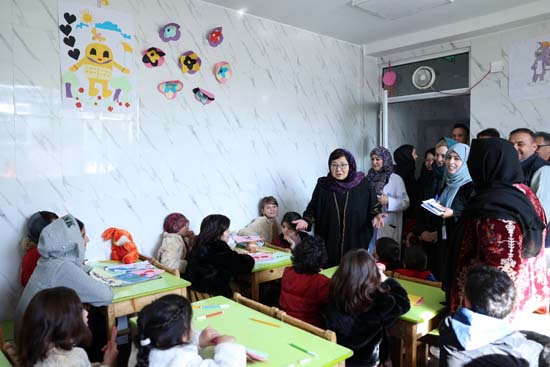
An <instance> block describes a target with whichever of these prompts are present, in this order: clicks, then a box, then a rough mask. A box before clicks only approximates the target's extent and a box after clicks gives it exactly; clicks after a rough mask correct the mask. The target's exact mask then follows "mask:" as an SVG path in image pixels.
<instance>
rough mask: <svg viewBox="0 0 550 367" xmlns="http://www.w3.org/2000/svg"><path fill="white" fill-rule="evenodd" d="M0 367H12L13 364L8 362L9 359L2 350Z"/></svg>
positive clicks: (0, 352)
mask: <svg viewBox="0 0 550 367" xmlns="http://www.w3.org/2000/svg"><path fill="white" fill-rule="evenodd" d="M0 367H11V363H10V361H9V360H8V357H6V355H5V354H4V352H3V351H1V350H0Z"/></svg>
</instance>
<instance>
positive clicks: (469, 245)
mask: <svg viewBox="0 0 550 367" xmlns="http://www.w3.org/2000/svg"><path fill="white" fill-rule="evenodd" d="M468 166H469V167H470V172H471V174H472V179H473V182H474V184H475V187H476V194H475V196H474V197H473V198H472V200H470V201H469V203H468V205H467V206H466V208H465V209H464V221H463V223H460V224H459V226H458V227H457V230H456V233H455V236H454V237H453V241H452V245H453V247H452V248H451V250H452V251H453V252H451V253H450V256H449V259H450V260H453V261H452V263H451V264H449V268H450V272H451V275H452V278H451V279H452V281H451V283H450V285H451V297H450V306H451V311H454V310H455V309H456V308H457V307H458V306H460V305H462V301H463V298H464V284H465V279H466V274H467V273H468V270H469V269H470V268H471V267H472V266H474V265H478V264H483V265H488V266H494V267H497V268H499V269H500V270H502V271H504V272H506V273H507V274H508V275H509V276H510V278H512V280H513V281H514V284H515V286H516V289H517V300H516V305H515V306H514V311H512V312H513V313H516V312H525V313H530V312H532V311H534V310H536V309H537V308H538V307H540V306H544V307H545V308H546V309H547V307H548V302H549V299H548V298H549V295H548V281H549V279H548V274H547V272H546V263H545V259H544V244H543V240H544V235H545V232H546V229H545V215H544V210H543V209H542V206H541V204H540V202H539V200H538V199H537V197H536V195H535V194H534V193H533V191H532V190H531V189H530V188H529V187H527V186H525V185H524V184H523V183H522V182H523V180H524V178H523V171H522V169H521V165H520V162H519V159H518V155H517V153H516V151H515V150H514V147H513V146H512V144H511V143H509V142H508V141H506V140H504V139H500V138H492V139H477V140H474V141H473V143H472V154H471V155H470V158H469V159H468Z"/></svg>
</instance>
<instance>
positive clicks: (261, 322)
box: [250, 317, 281, 327]
mask: <svg viewBox="0 0 550 367" xmlns="http://www.w3.org/2000/svg"><path fill="white" fill-rule="evenodd" d="M250 320H252V321H256V322H259V323H260V324H265V325H269V326H273V327H281V325H277V324H274V323H272V322H268V321H264V320H259V319H255V318H253V317H251V318H250Z"/></svg>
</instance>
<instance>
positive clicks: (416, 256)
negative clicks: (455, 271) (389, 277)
mask: <svg viewBox="0 0 550 367" xmlns="http://www.w3.org/2000/svg"><path fill="white" fill-rule="evenodd" d="M403 266H404V268H401V269H394V270H393V271H394V273H399V274H401V275H405V276H408V277H411V278H416V279H424V280H430V281H432V282H435V281H437V280H436V279H435V277H434V275H433V274H432V272H431V271H429V270H427V267H428V257H427V256H426V252H425V251H424V248H423V247H422V246H420V245H414V246H411V247H405V254H404V256H403Z"/></svg>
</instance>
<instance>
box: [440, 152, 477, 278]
mask: <svg viewBox="0 0 550 367" xmlns="http://www.w3.org/2000/svg"><path fill="white" fill-rule="evenodd" d="M469 154H470V147H469V146H468V145H466V144H463V143H456V144H454V145H450V146H449V149H448V150H447V154H446V155H445V174H444V175H443V182H444V186H443V191H442V192H441V194H440V195H439V198H440V200H439V201H440V204H441V205H442V206H443V207H444V208H445V212H444V213H443V214H442V215H441V219H440V220H439V221H438V225H437V232H436V233H435V232H434V233H431V238H432V239H433V240H435V241H437V242H436V244H435V246H436V247H435V258H436V263H435V264H433V265H432V267H433V269H430V270H431V271H432V273H434V276H435V277H436V278H437V279H443V278H445V277H446V273H447V272H448V271H449V269H448V268H447V266H446V265H447V261H448V259H447V258H448V254H449V251H448V246H449V245H448V241H447V239H448V238H450V237H451V235H452V234H453V233H454V231H455V228H456V223H457V222H458V221H459V220H460V218H461V217H462V213H463V210H464V207H465V205H466V203H467V202H468V201H469V200H470V198H471V197H472V195H473V192H474V185H473V183H472V178H471V177H470V173H469V170H468V165H467V164H466V161H467V160H468V156H469ZM435 241H434V242H435Z"/></svg>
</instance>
